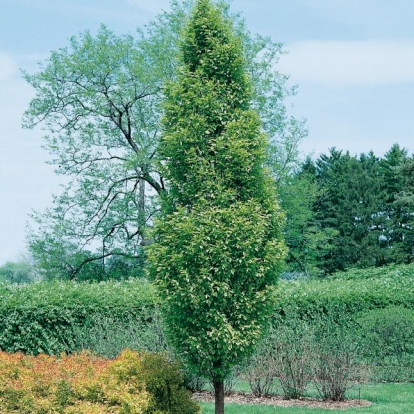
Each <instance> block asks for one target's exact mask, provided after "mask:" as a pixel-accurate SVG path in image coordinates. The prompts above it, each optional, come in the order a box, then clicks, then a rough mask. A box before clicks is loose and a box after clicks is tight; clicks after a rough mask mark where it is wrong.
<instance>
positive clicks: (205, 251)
mask: <svg viewBox="0 0 414 414" xmlns="http://www.w3.org/2000/svg"><path fill="white" fill-rule="evenodd" d="M181 50H182V67H181V68H180V72H179V76H178V79H177V81H176V82H174V83H172V84H170V85H169V87H168V88H167V90H166V96H167V99H166V105H165V117H164V133H163V135H162V138H161V143H160V146H159V152H160V155H161V158H162V159H163V160H164V168H163V172H164V175H165V177H166V179H167V180H168V181H167V183H168V188H169V191H168V192H166V193H164V194H163V198H162V207H163V208H162V216H161V217H160V219H159V221H158V222H157V225H156V230H155V243H154V245H153V246H151V247H150V259H151V265H150V268H149V270H150V274H151V275H152V277H154V278H155V279H156V281H157V284H158V287H159V291H160V294H161V297H162V303H163V305H164V315H165V319H166V321H167V327H168V331H169V336H170V339H171V342H172V344H173V345H174V346H175V348H176V349H177V350H178V351H179V352H180V354H181V355H182V356H183V357H184V358H186V360H187V361H188V363H189V364H190V366H191V367H193V369H194V370H195V371H197V372H198V373H200V374H202V375H204V376H207V377H209V378H210V379H211V380H212V381H213V384H214V389H215V396H216V413H217V414H221V413H223V412H224V389H223V381H224V379H225V378H226V377H227V376H228V375H229V373H230V371H231V369H232V367H233V366H234V364H236V363H237V362H239V361H241V359H242V358H243V357H245V356H247V355H248V354H249V353H250V352H252V351H253V349H254V346H255V344H256V343H257V341H258V340H259V339H260V337H261V335H262V333H263V330H264V329H265V327H266V325H267V320H268V317H269V316H270V314H271V308H272V290H273V289H272V288H273V285H274V284H275V283H276V280H277V272H278V269H279V268H280V265H281V262H282V261H283V257H284V255H285V246H284V243H283V241H282V240H281V238H282V232H281V226H282V223H283V214H282V213H281V211H280V210H279V207H278V203H277V200H276V197H275V193H274V182H273V181H272V179H271V178H270V175H269V174H268V173H267V171H266V170H265V169H264V168H263V164H264V163H265V160H266V145H267V142H266V141H267V139H266V136H265V135H264V134H262V133H261V124H260V119H259V116H258V114H257V113H256V112H255V111H254V110H251V109H250V107H251V100H252V90H251V84H250V80H249V78H248V76H247V75H246V69H245V68H246V66H245V62H244V59H243V56H244V54H243V51H242V48H241V42H240V39H239V38H238V37H237V36H235V34H234V29H233V27H232V25H231V24H230V23H229V21H228V20H227V19H225V18H224V17H223V16H222V14H221V13H220V10H219V9H218V8H217V7H215V6H214V5H212V3H211V2H210V1H209V0H198V1H197V3H196V6H195V9H194V12H193V15H192V17H191V19H190V23H189V25H188V28H187V30H186V33H185V36H184V39H183V42H182V47H181Z"/></svg>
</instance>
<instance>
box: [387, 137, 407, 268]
mask: <svg viewBox="0 0 414 414" xmlns="http://www.w3.org/2000/svg"><path fill="white" fill-rule="evenodd" d="M409 164H410V161H409V157H408V151H407V150H406V149H405V148H400V146H399V145H398V144H394V145H393V146H392V147H391V149H390V150H389V151H388V152H387V153H386V154H385V157H384V159H383V160H381V175H382V178H383V191H384V194H385V197H384V200H383V205H382V209H381V211H382V216H383V221H384V231H383V235H382V243H383V245H384V248H385V256H386V260H387V263H409V262H410V261H412V259H413V253H412V248H413V247H412V246H413V245H412V228H411V225H410V222H412V216H413V211H414V210H413V208H412V205H410V202H409V198H408V199H407V198H406V196H407V195H408V194H409V187H410V180H412V177H411V174H410V167H409ZM407 190H408V192H407Z"/></svg>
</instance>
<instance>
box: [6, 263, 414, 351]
mask: <svg viewBox="0 0 414 414" xmlns="http://www.w3.org/2000/svg"><path fill="white" fill-rule="evenodd" d="M275 295H276V308H275V316H278V315H279V316H280V315H282V316H284V315H286V314H294V315H295V316H299V317H301V318H313V317H314V316H315V315H320V314H330V315H331V316H332V315H335V313H337V314H338V315H343V312H344V311H345V312H346V313H347V314H350V315H357V314H359V313H360V312H363V311H368V310H370V309H378V308H387V307H389V306H402V307H405V308H409V309H411V308H414V265H407V266H393V267H388V268H380V269H378V268H376V269H366V270H352V271H350V272H346V273H339V274H336V275H334V276H331V277H329V278H327V279H322V280H320V279H317V280H310V281H309V280H308V281H306V280H304V281H294V282H287V281H283V282H280V284H279V286H278V288H277V289H276V293H275ZM156 301H157V299H156V293H155V289H154V288H153V287H152V285H151V284H150V283H148V282H146V281H145V280H139V279H133V280H129V281H122V282H101V283H75V282H41V283H35V284H31V285H26V286H10V285H0V349H1V350H3V351H7V352H16V351H22V352H25V353H29V354H38V353H41V352H44V353H49V354H59V353H61V352H68V353H69V352H73V351H74V350H78V349H79V347H81V345H82V342H81V338H80V337H79V334H76V332H78V333H79V328H80V327H83V331H82V332H83V333H82V335H83V338H84V337H85V335H87V334H88V332H90V333H91V336H92V334H93V335H94V336H95V337H96V338H97V339H96V341H97V342H102V341H103V340H104V339H105V337H107V336H108V335H111V333H110V329H111V326H112V325H117V326H114V328H113V329H114V330H115V329H116V330H117V333H116V335H119V338H121V335H120V332H118V331H121V330H125V329H124V327H125V326H127V327H128V326H131V325H134V329H133V330H131V332H130V333H129V336H133V335H135V333H136V332H143V330H145V329H148V330H154V326H155V328H156V329H158V330H159V324H158V325H157V324H156V323H155V324H154V323H152V320H153V318H154V315H155V313H156V312H155V310H156V308H157V306H156ZM97 321H98V322H99V323H97ZM102 321H103V322H102ZM114 321H119V323H118V324H115V323H114ZM100 323H101V324H102V326H104V325H105V324H106V325H105V332H102V335H101V337H102V340H101V337H99V335H98V333H97V332H95V331H96V330H99V329H101V328H100V326H101V325H99V324H100ZM90 327H95V331H94V332H92V330H90V329H91V328H90ZM114 332H115V331H114ZM143 334H144V333H143ZM146 334H147V333H146ZM114 335H115V334H114ZM125 336H126V335H124V336H123V337H125ZM149 336H151V335H149ZM123 340H124V339H122V338H121V339H119V341H123ZM144 342H145V341H144ZM117 346H119V347H121V346H122V344H121V343H120V344H118V345H117ZM114 349H115V348H114Z"/></svg>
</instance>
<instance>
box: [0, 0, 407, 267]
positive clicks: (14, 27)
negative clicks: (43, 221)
mask: <svg viewBox="0 0 414 414" xmlns="http://www.w3.org/2000/svg"><path fill="white" fill-rule="evenodd" d="M231 9H232V11H234V12H241V14H242V16H243V17H244V18H245V20H246V23H247V27H248V28H249V29H250V30H251V32H252V33H259V34H262V35H268V36H271V37H272V39H273V40H275V41H277V42H281V43H283V44H284V50H285V51H286V52H287V53H286V54H285V55H283V56H282V58H281V59H280V61H279V63H278V65H277V69H278V70H279V71H280V72H281V73H284V74H286V75H289V77H290V78H289V84H290V85H298V93H297V95H296V96H295V97H294V98H293V99H289V102H288V109H289V111H290V112H291V113H292V114H293V115H295V116H296V117H297V118H300V119H302V118H303V119H306V125H307V128H308V130H309V135H308V137H307V138H306V139H304V141H303V142H302V143H301V146H300V150H301V152H302V154H303V155H304V156H305V155H307V154H309V153H312V154H313V156H314V157H317V156H318V155H319V154H321V153H328V151H329V148H332V147H336V148H337V149H342V150H344V151H346V150H348V151H349V152H350V153H351V155H357V154H360V153H362V152H368V151H370V150H373V151H374V153H375V154H376V155H377V156H383V155H384V153H385V152H386V151H387V150H389V149H390V148H391V146H392V145H393V144H394V143H398V144H399V145H400V146H401V147H405V148H407V149H408V151H409V153H411V154H412V153H413V151H414V25H413V24H412V20H413V17H414V1H412V0H393V1H390V0H233V2H232V5H231ZM162 10H169V1H168V0H151V1H149V0H59V1H56V0H0V265H1V264H3V263H4V262H6V261H9V260H11V261H15V260H18V259H19V257H20V255H21V254H23V253H24V252H25V249H26V246H25V232H26V224H27V223H28V221H29V220H30V218H29V214H30V212H31V211H32V210H38V211H42V210H44V209H45V208H46V207H48V206H50V205H51V203H52V200H53V194H59V193H60V191H61V187H60V183H59V180H60V179H61V178H58V177H56V176H55V174H54V172H53V166H50V165H47V164H45V161H46V160H47V159H48V157H49V155H48V154H47V153H46V151H45V150H43V149H42V148H41V145H42V136H43V135H45V134H47V131H42V130H41V129H40V128H38V129H34V130H30V131H28V130H23V129H22V128H21V119H22V114H23V112H24V111H25V110H26V109H27V107H28V104H29V102H30V100H31V99H32V98H33V97H34V91H33V90H32V89H31V87H30V86H29V85H27V84H26V83H25V81H24V80H23V79H22V76H21V72H20V69H23V70H26V71H28V72H29V73H34V72H36V71H37V67H38V66H37V64H38V62H41V61H44V60H45V59H47V58H48V56H49V54H50V52H51V51H53V50H57V49H59V48H61V47H65V46H67V45H68V38H69V37H71V36H73V35H76V34H78V33H80V32H83V31H84V30H87V29H88V30H90V31H91V32H92V33H96V31H97V29H98V27H99V26H100V24H101V23H104V24H105V25H106V26H107V27H108V28H109V29H111V30H113V31H114V32H115V33H117V34H124V33H130V34H134V33H135V31H136V28H137V27H143V25H145V24H146V23H148V22H149V21H150V20H151V19H153V18H154V17H155V16H156V15H157V14H158V13H160V12H161V11H162Z"/></svg>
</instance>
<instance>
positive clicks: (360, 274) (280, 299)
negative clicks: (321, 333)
mask: <svg viewBox="0 0 414 414" xmlns="http://www.w3.org/2000/svg"><path fill="white" fill-rule="evenodd" d="M388 306H402V307H405V308H414V264H412V265H400V266H391V267H383V268H374V269H354V270H351V271H349V272H341V273H337V274H335V275H333V276H331V277H328V278H326V279H314V280H301V281H293V282H284V281H282V282H280V283H279V286H278V288H277V290H276V309H275V313H276V315H282V316H284V315H285V314H286V313H295V314H297V315H299V316H302V317H309V318H312V317H313V315H317V314H320V313H322V314H327V313H332V312H336V311H340V312H343V311H345V312H347V313H349V314H356V313H358V312H362V311H366V310H370V309H378V308H386V307H388Z"/></svg>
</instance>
